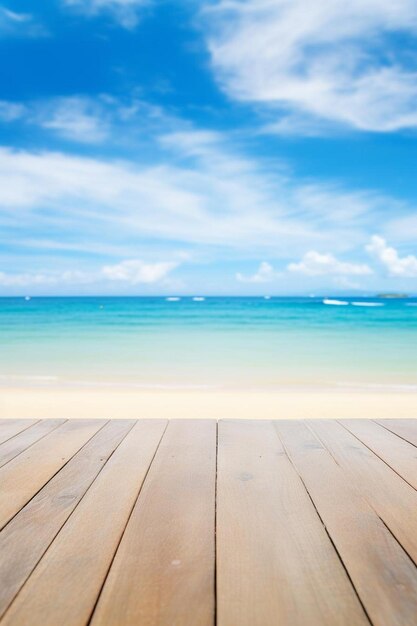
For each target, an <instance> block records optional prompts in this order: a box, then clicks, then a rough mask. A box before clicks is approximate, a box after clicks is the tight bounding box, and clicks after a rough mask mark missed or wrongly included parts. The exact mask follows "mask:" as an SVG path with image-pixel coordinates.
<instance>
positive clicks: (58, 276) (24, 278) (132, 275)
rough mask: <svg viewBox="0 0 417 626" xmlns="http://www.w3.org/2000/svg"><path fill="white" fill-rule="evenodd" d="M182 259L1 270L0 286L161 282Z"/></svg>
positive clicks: (132, 260) (138, 260) (134, 260)
mask: <svg viewBox="0 0 417 626" xmlns="http://www.w3.org/2000/svg"><path fill="white" fill-rule="evenodd" d="M178 266H179V263H178V262H173V261H171V262H167V261H165V262H155V263H149V262H144V261H142V260H140V259H130V260H127V261H121V262H120V263H117V264H115V265H105V266H104V267H102V268H101V269H99V270H98V271H91V272H87V271H80V270H63V271H48V272H25V273H20V274H19V273H16V274H12V273H6V272H0V286H3V287H35V286H44V285H46V286H48V285H89V284H90V285H91V284H96V283H102V282H103V281H110V282H114V281H116V282H122V283H128V284H130V285H138V284H148V285H149V284H155V283H161V282H163V281H164V279H166V278H167V276H168V275H169V274H170V272H172V271H173V270H174V269H175V268H177V267H178Z"/></svg>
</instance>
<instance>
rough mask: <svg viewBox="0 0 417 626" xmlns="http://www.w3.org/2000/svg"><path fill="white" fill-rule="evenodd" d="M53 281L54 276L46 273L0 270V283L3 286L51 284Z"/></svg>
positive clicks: (54, 280) (54, 281)
mask: <svg viewBox="0 0 417 626" xmlns="http://www.w3.org/2000/svg"><path fill="white" fill-rule="evenodd" d="M55 283H56V279H55V277H54V276H50V275H48V274H42V273H39V274H38V273H24V274H9V273H6V272H0V285H1V286H3V287H27V286H29V285H53V284H55Z"/></svg>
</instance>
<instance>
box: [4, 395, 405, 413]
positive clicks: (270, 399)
mask: <svg viewBox="0 0 417 626" xmlns="http://www.w3.org/2000/svg"><path fill="white" fill-rule="evenodd" d="M63 417H65V418H216V419H220V418H248V419H278V418H281V419H284V418H285V419H296V418H298V419H300V418H333V419H334V418H356V417H357V418H365V417H366V418H368V419H369V418H416V417H417V393H416V392H415V391H409V392H407V391H386V390H380V391H373V390H372V391H370V390H366V391H365V390H363V391H362V390H356V389H355V390H354V389H352V390H335V389H299V390H291V389H283V390H279V391H270V390H250V391H247V390H243V389H242V390H227V391H223V390H218V391H188V390H187V391H180V390H178V391H168V390H167V391H159V390H158V391H155V390H149V391H148V390H137V389H132V388H119V389H109V388H97V387H96V388H85V387H83V388H81V387H79V388H76V387H71V388H68V387H56V388H53V389H52V388H40V387H37V388H35V387H26V388H23V387H18V388H17V387H9V388H6V387H5V388H3V389H1V391H0V418H63Z"/></svg>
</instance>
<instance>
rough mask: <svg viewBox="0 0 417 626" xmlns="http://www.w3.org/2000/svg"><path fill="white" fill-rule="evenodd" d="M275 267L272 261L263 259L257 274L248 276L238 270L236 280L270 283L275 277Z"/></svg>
mask: <svg viewBox="0 0 417 626" xmlns="http://www.w3.org/2000/svg"><path fill="white" fill-rule="evenodd" d="M275 275H276V274H275V272H274V268H273V267H272V265H271V264H270V263H267V262H266V261H263V262H262V263H261V264H260V265H259V268H258V270H257V271H256V272H255V274H252V275H250V276H247V275H245V274H241V273H240V272H238V273H237V274H236V280H238V281H239V282H240V283H270V282H272V281H273V280H274V278H275Z"/></svg>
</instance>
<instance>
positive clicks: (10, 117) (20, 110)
mask: <svg viewBox="0 0 417 626" xmlns="http://www.w3.org/2000/svg"><path fill="white" fill-rule="evenodd" d="M25 112H26V107H25V106H24V105H23V104H20V103H18V102H7V101H5V100H0V121H1V122H13V121H14V120H17V119H19V118H21V117H23V115H24V114H25Z"/></svg>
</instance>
